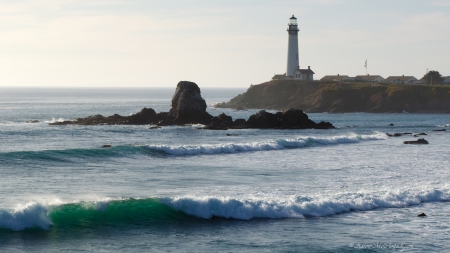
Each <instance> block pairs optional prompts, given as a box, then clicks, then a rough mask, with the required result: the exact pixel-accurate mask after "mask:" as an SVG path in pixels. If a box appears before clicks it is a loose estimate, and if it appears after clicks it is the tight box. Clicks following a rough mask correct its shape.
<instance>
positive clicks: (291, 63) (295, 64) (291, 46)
mask: <svg viewBox="0 0 450 253" xmlns="http://www.w3.org/2000/svg"><path fill="white" fill-rule="evenodd" d="M288 26H289V27H288V29H287V32H288V36H289V40H288V54H287V69H286V77H288V78H289V77H291V78H294V74H295V71H296V70H297V69H299V68H300V64H299V61H298V31H299V30H298V26H297V18H296V17H294V15H292V17H291V18H290V19H289V24H288Z"/></svg>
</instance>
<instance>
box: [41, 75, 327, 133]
mask: <svg viewBox="0 0 450 253" xmlns="http://www.w3.org/2000/svg"><path fill="white" fill-rule="evenodd" d="M146 124H149V125H154V126H156V127H158V126H167V125H185V124H202V125H205V126H204V127H203V129H210V130H226V129H246V128H272V129H307V128H311V129H330V128H334V126H333V125H332V124H331V123H329V122H320V123H315V122H314V121H312V120H310V119H309V118H308V115H306V114H305V113H304V112H303V111H302V110H300V109H288V110H285V111H283V112H277V113H269V112H266V111H264V110H261V111H259V112H258V113H256V114H253V115H251V116H250V117H249V119H248V120H245V119H236V120H233V119H232V117H231V116H228V115H226V114H224V113H222V114H220V115H219V116H217V117H213V116H212V115H211V114H209V113H208V112H207V111H206V102H205V100H204V99H203V98H202V96H201V92H200V88H199V87H198V86H197V84H195V83H193V82H188V81H181V82H179V83H178V85H177V88H176V90H175V93H174V95H173V97H172V108H171V109H170V111H169V112H160V113H156V112H155V110H153V109H152V108H143V109H142V110H141V111H140V112H138V113H136V114H133V115H131V116H121V115H118V114H114V115H112V116H108V117H105V116H102V115H94V116H88V117H85V118H77V119H74V120H68V121H63V122H54V123H50V125H146ZM152 128H155V127H152Z"/></svg>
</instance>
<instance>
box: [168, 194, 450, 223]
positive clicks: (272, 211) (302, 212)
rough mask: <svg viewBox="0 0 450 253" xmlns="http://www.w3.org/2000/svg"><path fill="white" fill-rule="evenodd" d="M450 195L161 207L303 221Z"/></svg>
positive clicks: (178, 201)
mask: <svg viewBox="0 0 450 253" xmlns="http://www.w3.org/2000/svg"><path fill="white" fill-rule="evenodd" d="M449 200H450V194H449V192H443V191H438V190H423V191H419V192H415V193H414V192H410V191H403V192H400V191H387V192H380V193H370V192H359V193H348V194H340V195H334V196H316V197H303V196H292V197H288V198H284V199H282V198H259V199H256V198H249V199H241V198H229V197H214V196H212V197H211V196H206V197H193V196H186V197H178V198H172V199H171V198H165V199H162V203H164V204H166V205H168V206H170V207H171V208H173V209H175V210H178V211H182V212H184V213H186V214H189V215H193V216H196V217H199V218H204V219H210V218H212V217H214V216H216V217H222V218H233V219H241V220H249V219H253V218H302V217H304V216H326V215H332V214H338V213H343V212H349V211H352V210H360V211H363V210H373V209H376V208H399V207H406V206H411V205H417V204H420V203H424V202H437V201H449Z"/></svg>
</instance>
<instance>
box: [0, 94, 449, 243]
mask: <svg viewBox="0 0 450 253" xmlns="http://www.w3.org/2000/svg"><path fill="white" fill-rule="evenodd" d="M174 91H175V87H174V88H145V89H144V88H141V89H138V88H134V89H125V88H123V89H119V88H117V89H106V88H104V89H94V88H92V89H69V88H60V89H58V88H0V177H1V179H0V180H1V181H0V252H450V225H449V224H450V223H449V220H450V204H449V201H450V116H449V115H447V114H409V113H401V114H367V113H347V114H327V113H316V114H313V113H311V114H308V115H309V117H310V118H311V119H312V120H314V121H322V120H323V121H329V122H331V123H333V124H334V125H335V126H336V127H337V128H336V129H332V130H258V129H248V130H228V131H210V130H201V129H199V128H200V127H201V126H200V125H188V126H168V127H162V128H159V129H149V128H148V126H147V125H141V126H135V125H132V126H130V125H113V126H105V125H102V126H51V125H49V124H48V123H50V122H55V121H62V120H68V119H74V118H77V117H86V116H89V115H95V114H102V115H104V116H108V115H112V114H115V113H118V114H121V115H130V114H132V113H136V112H139V111H140V110H141V109H142V108H143V107H151V108H153V109H155V110H156V111H157V112H160V111H169V109H170V102H171V97H172V94H173V93H174ZM244 91H245V89H213V88H209V89H208V88H203V89H202V96H203V97H204V98H205V100H206V102H207V105H208V109H207V110H208V112H209V113H211V114H212V115H219V114H220V113H222V112H225V113H226V114H228V115H230V116H232V117H233V118H234V119H236V118H245V119H247V118H248V117H249V116H250V115H251V114H253V113H255V112H257V111H258V110H248V111H235V110H232V109H215V108H213V105H214V104H215V103H217V102H224V101H228V100H229V99H230V98H232V97H234V96H236V95H237V94H239V93H243V92H244ZM29 120H37V121H38V123H26V121H29ZM391 123H392V124H393V126H390V124H391ZM442 129H446V130H447V131H434V130H442ZM386 133H391V134H392V133H412V134H416V133H425V134H426V135H424V136H420V137H414V136H412V135H408V134H407V135H403V136H400V137H388V136H387V135H386ZM418 138H425V139H426V140H428V141H429V143H430V144H429V145H404V144H403V142H404V141H406V140H416V139H418ZM105 144H109V145H112V147H111V148H102V146H103V145H105ZM422 212H423V213H425V214H426V215H427V216H426V217H417V215H418V214H419V213H422Z"/></svg>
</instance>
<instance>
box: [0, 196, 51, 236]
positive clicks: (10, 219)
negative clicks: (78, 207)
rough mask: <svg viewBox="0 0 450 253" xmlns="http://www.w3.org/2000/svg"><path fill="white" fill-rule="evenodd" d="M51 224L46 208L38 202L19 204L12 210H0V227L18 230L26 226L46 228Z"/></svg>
mask: <svg viewBox="0 0 450 253" xmlns="http://www.w3.org/2000/svg"><path fill="white" fill-rule="evenodd" d="M51 225H53V223H52V222H51V220H50V218H49V216H48V209H47V208H46V207H44V206H43V205H41V204H38V203H34V202H30V203H28V204H26V205H20V206H18V207H17V208H15V209H14V210H13V211H6V210H0V228H6V229H12V230H16V231H18V230H23V229H26V228H41V229H48V228H49V227H50V226H51Z"/></svg>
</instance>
